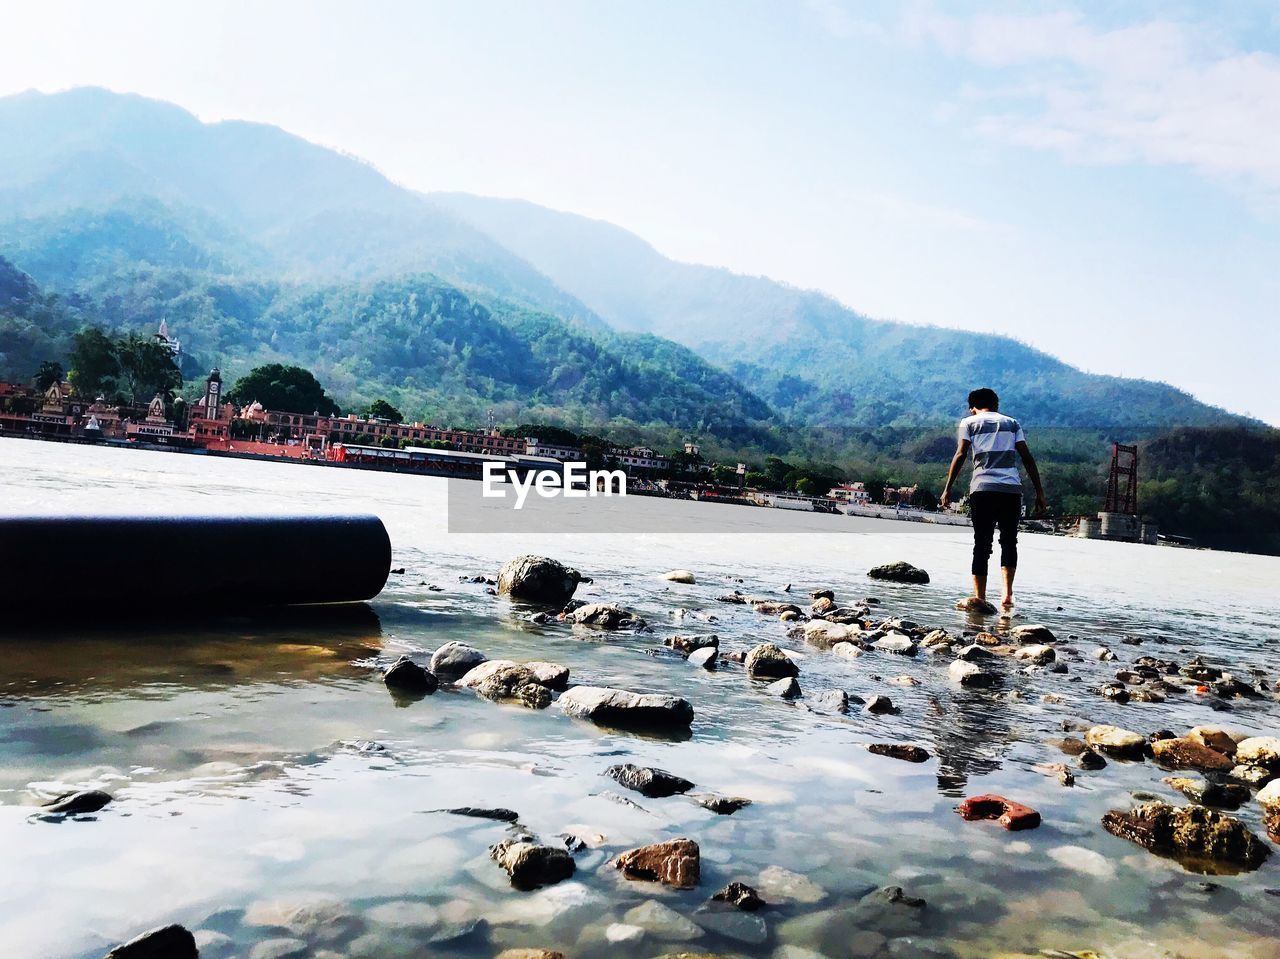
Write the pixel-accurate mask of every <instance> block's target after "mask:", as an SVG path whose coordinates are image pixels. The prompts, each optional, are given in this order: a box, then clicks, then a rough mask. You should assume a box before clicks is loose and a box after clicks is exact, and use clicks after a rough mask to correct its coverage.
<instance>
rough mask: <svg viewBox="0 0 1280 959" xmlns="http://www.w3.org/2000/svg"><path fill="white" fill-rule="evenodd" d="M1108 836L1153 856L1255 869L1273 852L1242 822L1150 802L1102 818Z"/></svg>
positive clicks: (1204, 810)
mask: <svg viewBox="0 0 1280 959" xmlns="http://www.w3.org/2000/svg"><path fill="white" fill-rule="evenodd" d="M1102 825H1103V826H1104V827H1105V828H1106V830H1107V832H1109V833H1111V834H1112V835H1115V836H1119V837H1121V838H1122V839H1128V840H1130V841H1131V842H1135V843H1137V844H1138V845H1139V846H1142V847H1143V848H1144V849H1148V850H1150V851H1151V852H1156V853H1163V854H1165V855H1171V856H1180V857H1187V858H1190V859H1195V860H1201V861H1210V862H1222V863H1230V864H1233V865H1237V866H1243V867H1245V868H1247V869H1254V868H1257V867H1258V866H1259V865H1261V863H1262V861H1263V860H1264V859H1266V858H1267V856H1268V855H1269V854H1270V852H1271V850H1270V849H1269V848H1268V847H1267V845H1266V843H1264V842H1263V841H1262V840H1260V839H1259V838H1258V837H1257V836H1255V835H1254V834H1253V833H1252V832H1251V831H1250V830H1249V828H1248V827H1247V826H1245V825H1244V824H1243V823H1241V822H1240V821H1239V820H1238V819H1233V818H1231V817H1230V816H1226V815H1223V814H1222V813H1220V812H1214V811H1213V810H1212V809H1207V808H1205V807H1204V806H1170V805H1169V804H1168V803H1163V802H1148V803H1143V804H1142V805H1141V806H1138V807H1137V808H1136V809H1134V810H1133V811H1132V812H1124V811H1123V810H1119V809H1113V810H1111V811H1110V812H1108V813H1106V814H1105V815H1104V816H1103V817H1102Z"/></svg>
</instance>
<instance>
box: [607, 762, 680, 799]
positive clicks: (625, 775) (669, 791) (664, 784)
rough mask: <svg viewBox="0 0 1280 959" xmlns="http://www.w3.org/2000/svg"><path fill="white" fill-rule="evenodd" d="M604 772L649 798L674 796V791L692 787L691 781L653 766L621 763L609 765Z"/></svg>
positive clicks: (677, 791) (678, 791)
mask: <svg viewBox="0 0 1280 959" xmlns="http://www.w3.org/2000/svg"><path fill="white" fill-rule="evenodd" d="M604 774H605V775H606V776H608V777H609V778H610V779H613V780H615V781H617V782H618V783H620V784H621V785H623V786H626V787H627V788H628V789H634V790H635V791H636V792H638V793H641V794H642V795H645V796H648V797H649V798H651V799H661V798H663V797H664V796H674V795H675V794H676V793H684V792H688V791H689V790H690V789H692V788H693V783H691V782H689V780H687V779H684V778H683V777H681V776H677V775H675V774H674V773H669V772H667V771H666V770H665V769H657V768H656V767H653V766H636V765H633V764H631V763H622V764H620V765H617V766H610V767H609V768H608V769H606V770H605V771H604Z"/></svg>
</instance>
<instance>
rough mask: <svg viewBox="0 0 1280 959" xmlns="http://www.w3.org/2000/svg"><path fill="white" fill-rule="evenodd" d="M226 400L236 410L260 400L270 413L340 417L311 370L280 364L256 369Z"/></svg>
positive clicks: (233, 388) (241, 381)
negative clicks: (273, 411)
mask: <svg viewBox="0 0 1280 959" xmlns="http://www.w3.org/2000/svg"><path fill="white" fill-rule="evenodd" d="M227 398H228V399H229V400H231V401H232V402H233V403H235V404H236V405H237V406H246V405H248V404H249V403H252V402H253V401H254V400H257V401H258V402H259V403H261V404H262V405H263V406H264V407H266V408H267V409H269V410H278V411H280V412H282V413H300V414H303V415H306V414H308V413H320V414H322V415H325V416H334V415H337V413H338V404H337V403H335V402H334V401H333V400H331V399H329V397H328V396H327V395H326V394H325V391H324V387H323V386H321V385H320V382H319V381H318V380H317V379H316V378H315V377H314V376H313V375H312V374H311V371H310V370H304V369H303V368H302V367H300V366H285V365H283V364H281V363H268V364H267V365H266V366H258V367H254V368H253V369H252V370H250V371H249V372H248V373H246V374H245V375H244V376H242V377H240V379H239V380H237V381H236V385H235V386H233V387H232V388H231V392H230V393H228V394H227Z"/></svg>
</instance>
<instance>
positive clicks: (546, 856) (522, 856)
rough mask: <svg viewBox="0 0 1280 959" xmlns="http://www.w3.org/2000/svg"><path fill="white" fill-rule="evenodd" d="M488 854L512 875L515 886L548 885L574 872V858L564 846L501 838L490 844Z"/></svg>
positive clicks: (529, 887) (532, 887)
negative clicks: (500, 840) (498, 841)
mask: <svg viewBox="0 0 1280 959" xmlns="http://www.w3.org/2000/svg"><path fill="white" fill-rule="evenodd" d="M489 856H490V858H492V859H493V861H494V862H496V863H497V864H498V865H499V866H501V867H502V868H503V869H505V870H506V871H507V875H508V876H510V877H511V885H513V886H515V887H516V888H517V889H525V890H528V889H537V888H538V887H539V886H550V885H554V884H555V883H557V882H560V881H561V880H562V879H568V878H569V877H570V876H572V875H573V872H574V869H575V868H576V867H575V866H574V862H573V857H572V856H570V855H569V853H568V852H567V851H566V850H565V849H564V847H563V846H541V845H538V844H537V843H535V842H529V841H527V840H523V839H504V840H503V841H502V842H500V843H497V844H495V845H493V846H490V847H489Z"/></svg>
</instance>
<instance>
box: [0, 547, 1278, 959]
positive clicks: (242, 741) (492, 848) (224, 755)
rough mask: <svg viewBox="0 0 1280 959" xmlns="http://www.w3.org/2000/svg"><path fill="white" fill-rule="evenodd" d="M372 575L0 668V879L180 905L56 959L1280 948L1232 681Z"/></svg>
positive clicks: (526, 588)
mask: <svg viewBox="0 0 1280 959" xmlns="http://www.w3.org/2000/svg"><path fill="white" fill-rule="evenodd" d="M398 559H401V560H403V563H404V572H403V573H400V574H397V575H395V576H393V578H392V580H393V581H392V584H391V587H390V588H389V590H388V593H387V594H386V596H385V597H384V599H383V600H382V601H380V602H379V603H378V604H376V606H375V608H374V609H373V610H370V611H366V612H355V613H353V614H352V613H349V614H347V618H341V617H339V618H330V619H327V620H326V619H325V618H321V619H318V620H316V621H294V620H292V619H291V618H289V617H286V618H284V619H283V620H281V619H280V618H277V619H275V620H274V621H266V622H256V621H248V622H244V623H239V624H236V623H232V624H224V625H221V626H217V627H210V628H208V629H207V630H206V631H204V632H202V633H201V634H199V635H197V636H195V637H190V638H189V639H188V641H187V643H185V644H184V645H183V646H182V647H180V648H179V647H173V648H169V647H168V646H167V645H166V643H165V637H164V635H163V634H156V635H153V634H146V633H144V635H143V636H141V637H136V638H134V639H133V641H131V642H129V643H128V646H127V648H122V645H123V644H124V643H125V640H124V639H123V637H121V636H119V635H114V634H111V633H107V634H90V635H88V636H81V635H77V636H74V637H72V636H61V637H55V639H56V642H48V643H46V644H44V645H43V646H42V647H41V648H39V649H36V648H34V646H27V645H23V644H22V643H21V642H20V641H18V642H10V643H9V644H8V645H6V646H5V647H3V650H4V651H3V656H4V658H5V661H6V662H5V665H6V675H9V676H15V677H17V679H16V680H14V681H11V682H10V683H9V685H8V686H7V687H6V690H5V693H4V699H3V705H4V706H5V707H7V708H6V711H5V712H6V718H10V719H11V720H13V722H12V724H11V725H10V727H9V728H10V730H11V732H10V734H9V739H8V740H7V742H8V743H9V744H10V745H9V746H8V747H7V751H8V754H9V755H8V757H7V758H8V760H9V761H8V762H7V763H6V767H7V771H6V773H5V780H4V785H5V787H6V792H5V793H4V795H5V796H7V797H8V799H7V802H8V805H7V806H6V808H5V812H7V813H9V814H10V819H11V820H12V818H13V815H14V814H16V813H18V812H19V811H21V813H22V814H23V815H24V817H25V828H24V829H23V830H22V833H21V850H22V852H23V854H24V855H35V854H36V851H37V850H38V849H40V847H41V846H43V845H45V844H53V845H54V846H55V847H63V848H67V849H68V850H70V848H72V845H74V846H79V845H83V852H84V856H83V863H82V864H81V865H80V866H79V867H78V868H77V869H76V870H75V871H73V872H72V873H71V874H70V875H69V876H66V877H62V878H58V879H53V880H51V881H49V882H47V883H46V884H45V885H46V889H47V888H49V887H50V886H52V887H53V888H58V887H59V886H65V887H67V889H66V891H68V892H74V891H76V890H79V891H80V892H81V894H83V892H84V890H85V887H86V886H92V885H94V884H95V883H106V881H107V880H106V877H105V876H97V877H96V878H95V876H94V868H93V866H92V865H91V863H93V862H94V853H95V852H97V853H99V854H103V855H105V856H107V858H108V861H111V860H112V857H118V856H119V854H120V853H119V844H120V843H122V842H126V841H127V842H132V843H134V844H136V846H137V848H140V849H148V850H149V852H148V854H147V855H145V856H143V857H142V860H141V861H138V862H135V863H133V865H132V867H130V866H128V865H126V866H125V867H124V868H123V872H122V871H121V867H120V865H119V864H118V863H117V864H116V865H113V866H112V867H111V872H112V873H113V874H115V875H116V876H117V877H118V878H119V880H120V883H121V885H122V886H124V887H126V889H127V887H128V886H129V885H130V883H132V882H134V881H137V882H138V883H139V884H141V885H144V886H145V885H146V882H145V879H144V877H145V875H147V871H148V870H159V871H160V872H161V873H162V874H164V875H168V876H171V877H173V879H174V880H175V881H180V882H181V884H182V886H183V887H184V891H183V892H182V893H179V894H176V895H175V894H173V893H166V894H162V895H160V896H159V898H158V901H156V900H150V899H149V900H148V901H146V902H138V901H131V900H130V899H129V897H128V896H127V894H126V893H124V891H123V890H119V891H117V890H108V891H106V893H105V895H100V896H99V899H98V901H97V902H94V903H86V905H85V908H84V911H83V917H84V918H83V920H82V921H83V926H82V927H81V928H80V929H79V930H77V933H78V935H76V936H74V937H70V938H74V939H76V940H78V941H79V945H75V946H69V947H68V948H67V949H66V950H65V951H64V952H63V953H62V954H65V955H67V956H76V957H79V956H100V955H103V954H104V953H106V952H107V951H108V949H110V948H112V947H113V946H118V948H117V949H116V951H115V952H114V953H113V956H115V957H116V959H129V957H137V956H149V955H160V954H163V955H166V956H177V955H184V954H188V953H190V948H198V949H199V954H200V955H202V956H233V955H234V956H247V957H251V959H279V957H286V956H300V957H301V956H313V957H330V956H400V955H404V956H411V955H420V954H424V952H423V951H424V950H425V951H427V952H429V954H432V955H459V956H463V955H465V956H493V955H505V956H507V957H508V959H513V957H517V956H524V955H529V956H535V955H542V956H545V955H553V954H555V953H557V952H559V953H561V954H563V955H566V956H597V955H600V956H603V955H606V954H612V953H614V952H615V951H616V950H617V948H618V947H622V948H624V949H625V950H626V952H627V954H628V955H645V956H661V955H668V954H691V953H697V954H711V955H722V956H733V955H744V956H746V955H752V956H754V955H769V956H774V957H777V959H808V957H814V956H829V957H832V959H835V957H843V956H869V957H870V956H877V957H879V956H884V957H899V956H989V955H995V954H999V955H1009V956H1015V955H1038V954H1050V955H1068V954H1069V955H1076V954H1079V955H1087V954H1090V952H1091V951H1092V952H1096V953H1097V954H1100V955H1115V956H1126V957H1128V956H1165V955H1170V956H1172V955H1179V956H1193V955H1205V956H1208V955H1223V954H1227V952H1228V950H1230V951H1231V954H1237V955H1246V956H1253V955H1256V956H1263V955H1274V954H1275V949H1276V948H1277V946H1278V944H1280V938H1278V937H1280V927H1278V925H1277V918H1276V917H1277V915H1280V899H1278V898H1276V897H1277V895H1280V877H1278V876H1277V874H1276V872H1275V870H1276V863H1275V862H1274V861H1273V860H1272V857H1271V855H1270V854H1271V852H1272V850H1273V848H1274V844H1275V842H1276V841H1277V840H1280V794H1277V793H1276V789H1277V788H1278V787H1277V786H1276V785H1269V784H1270V783H1272V782H1273V781H1274V782H1276V783H1280V778H1277V777H1280V741H1277V740H1276V739H1274V738H1270V737H1272V736H1274V735H1275V734H1276V733H1277V731H1278V730H1280V722H1278V720H1277V715H1278V712H1280V711H1278V710H1277V693H1278V691H1277V688H1276V685H1275V684H1276V681H1277V678H1280V677H1278V675H1277V673H1276V672H1274V671H1270V670H1268V669H1267V664H1266V663H1265V662H1263V661H1261V660H1259V659H1258V658H1257V656H1256V655H1254V651H1251V650H1246V651H1242V654H1241V655H1240V656H1239V657H1237V658H1234V659H1233V658H1232V657H1230V656H1223V655H1221V654H1219V655H1208V654H1206V653H1205V652H1203V651H1202V647H1201V646H1200V645H1199V644H1195V643H1194V642H1193V641H1192V640H1191V639H1190V638H1189V637H1185V636H1184V637H1179V636H1176V635H1166V634H1163V633H1161V632H1158V631H1154V630H1147V629H1134V628H1122V629H1115V630H1100V629H1099V628H1098V626H1097V625H1096V619H1095V618H1094V617H1093V616H1092V615H1086V616H1083V617H1081V621H1082V623H1088V625H1087V626H1086V625H1081V626H1079V627H1075V626H1073V616H1072V612H1071V611H1070V610H1068V609H1062V610H1058V609H1054V610H1053V611H1052V612H1053V615H1052V616H1046V617H1044V618H1045V619H1046V620H1048V621H1051V622H1045V623H1031V622H1025V621H1023V620H1022V619H1020V618H1013V619H1002V618H1000V617H994V616H975V615H974V614H973V613H972V612H971V611H969V610H955V609H948V606H949V603H947V602H944V601H943V598H942V597H939V596H936V595H933V593H932V592H931V589H930V587H928V586H927V585H923V584H921V583H919V582H915V583H912V582H905V583H903V582H896V581H892V580H888V581H887V580H885V579H882V578H867V577H859V576H857V575H844V576H838V577H837V576H833V577H831V578H830V579H829V580H825V581H813V582H800V581H796V582H790V583H788V582H782V581H778V580H774V581H758V580H754V579H753V580H752V581H747V578H746V577H734V576H729V577H725V576H724V575H723V574H709V575H708V574H703V575H699V573H698V572H696V571H690V570H680V571H677V572H678V574H679V575H675V576H672V575H664V571H663V570H658V569H654V570H651V571H648V572H645V573H639V574H633V573H628V574H626V575H621V576H620V575H619V574H617V573H616V572H612V571H592V570H576V569H573V568H571V567H565V566H563V565H562V564H559V563H558V562H556V561H555V560H554V559H550V558H545V559H544V558H539V557H523V558H519V559H513V561H512V562H510V563H508V564H506V565H504V566H503V567H502V568H500V569H479V568H475V567H474V566H467V567H466V568H458V567H450V566H449V565H448V564H441V563H438V562H424V561H423V559H422V557H420V556H418V555H416V554H414V553H412V552H411V551H410V552H408V553H406V554H405V555H403V556H400V557H398ZM903 578H904V579H906V580H917V581H918V580H919V579H920V577H919V576H917V575H915V574H907V575H906V576H905V577H903ZM691 580H692V582H691ZM1073 629H1078V630H1079V632H1073ZM108 665H109V666H110V668H109V669H108V668H105V667H106V666H108ZM73 717H78V718H77V719H74V720H73ZM78 737H79V738H87V740H88V741H86V742H80V741H79V739H78ZM20 741H25V742H29V743H31V744H32V753H33V755H36V754H38V753H39V752H40V750H41V749H43V750H46V751H47V750H54V751H57V750H58V749H62V750H65V751H69V752H77V751H78V752H80V753H81V755H80V757H79V758H80V759H81V760H82V761H83V762H84V763H86V764H85V765H80V766H75V765H71V764H68V765H65V766H61V767H60V768H58V769H57V775H56V776H47V777H46V778H43V779H34V778H30V777H24V774H23V773H24V762H26V763H29V764H33V765H32V768H33V769H34V766H35V765H38V766H40V767H41V768H43V769H45V770H48V771H50V772H52V769H50V767H57V766H58V765H59V764H57V763H56V762H54V763H51V762H50V761H49V759H48V758H47V757H41V758H40V759H39V760H36V759H34V758H30V757H24V756H23V754H22V751H21V750H19V751H18V752H17V753H15V752H14V748H13V745H12V744H13V743H15V742H20ZM246 804H247V805H248V808H249V809H250V810H252V811H251V812H248V811H246V809H245V807H246ZM174 823H180V824H182V826H181V827H180V828H179V829H178V830H175V828H174V826H173V824H174ZM1268 830H1270V833H1271V835H1270V838H1268ZM175 832H178V834H179V835H178V838H177V839H176V841H174V842H173V844H172V845H171V846H170V845H169V840H168V839H163V840H162V837H165V836H171V835H172V834H173V833H175ZM153 842H154V843H155V845H152V843H153ZM68 844H72V845H68ZM179 877H180V878H179ZM245 877H252V878H251V879H248V880H246V878H245ZM7 881H8V882H10V883H11V884H12V883H13V882H14V880H12V879H10V880H7ZM15 898H16V900H18V901H20V900H21V895H20V894H19V895H17V896H16V897H14V895H13V893H12V891H10V899H9V902H8V903H7V905H12V904H13V902H14V901H15ZM126 902H128V903H129V905H128V906H127V913H125V914H121V910H122V909H123V908H124V903H126ZM166 902H167V903H168V904H167V905H166ZM1272 902H1275V903H1276V907H1275V908H1272V907H1271V903H1272ZM173 924H177V925H179V926H180V927H181V928H180V929H179V930H177V931H175V930H174V929H172V928H168V927H169V926H171V925H173ZM149 926H150V927H154V930H155V931H154V932H152V930H149V929H148V928H147V927H149ZM22 928H23V924H22V920H21V919H20V918H19V920H18V929H19V930H20V931H19V933H18V935H22V932H21V930H22ZM108 929H118V930H120V931H121V932H120V934H118V937H117V938H116V939H115V940H114V941H113V940H112V936H111V935H110V933H109V932H108V931H107V930H108ZM182 930H186V931H188V932H190V933H191V937H190V948H189V947H188V945H187V939H186V938H183V935H184V934H183V931H182ZM1193 930H1194V932H1193ZM126 931H127V932H128V933H129V934H133V933H139V934H142V938H140V939H139V940H137V941H135V942H132V943H127V944H122V943H124V940H126V939H128V938H129V936H127V935H124V933H125V932H126ZM148 934H151V937H150V938H148ZM10 935H14V933H13V932H12V931H11V932H10ZM1189 936H1190V937H1192V938H1191V939H1188V938H1187V937H1189ZM157 943H159V944H160V945H162V946H163V949H164V950H165V951H162V952H155V951H154V949H153V947H154V946H156V944H157ZM520 949H526V950H527V949H533V950H535V951H534V952H530V953H521V952H518V951H512V950H520ZM149 950H150V951H149ZM184 950H185V952H184ZM536 950H543V951H542V952H538V951H536ZM1042 950H1049V952H1048V953H1042ZM1055 950H1056V951H1055ZM50 954H52V953H50ZM190 954H194V953H190Z"/></svg>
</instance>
